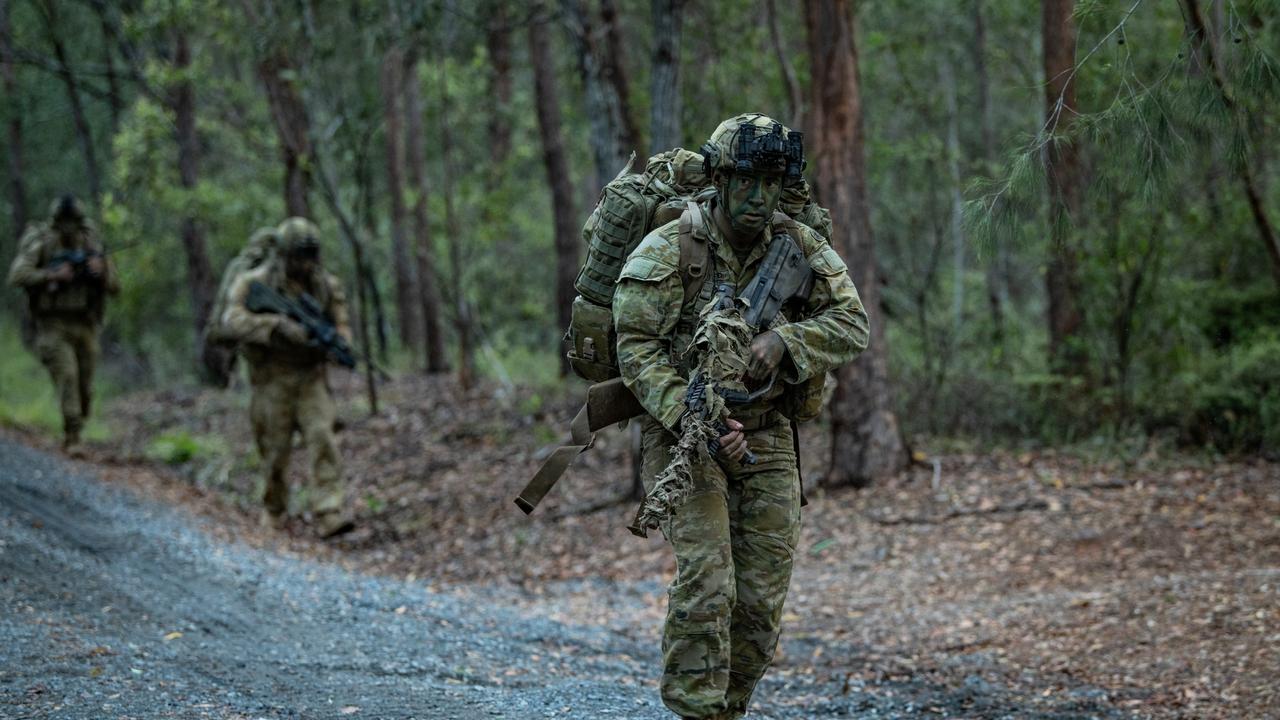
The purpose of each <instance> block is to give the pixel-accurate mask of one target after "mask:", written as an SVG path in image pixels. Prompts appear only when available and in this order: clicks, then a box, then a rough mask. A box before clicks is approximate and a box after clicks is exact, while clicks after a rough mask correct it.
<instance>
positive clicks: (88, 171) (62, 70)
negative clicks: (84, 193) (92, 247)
mask: <svg viewBox="0 0 1280 720" xmlns="http://www.w3.org/2000/svg"><path fill="white" fill-rule="evenodd" d="M40 10H41V12H40V15H41V17H42V18H43V20H44V26H45V37H46V38H48V40H49V44H50V45H51V46H53V55H54V57H55V58H56V59H57V63H58V74H59V75H60V76H61V77H62V83H63V85H64V86H65V87H66V90H67V100H68V101H69V102H70V104H71V121H72V123H73V124H74V125H75V129H76V142H77V143H79V145H80V153H81V154H82V155H83V156H84V165H85V177H86V179H87V180H88V183H89V195H90V196H91V197H92V199H93V204H94V206H95V207H96V206H97V205H98V201H99V200H100V199H101V197H102V180H101V176H100V175H99V173H98V158H97V153H96V152H95V151H94V146H93V129H92V128H91V127H90V126H89V120H88V118H87V117H86V116H85V114H84V105H83V104H82V103H81V102H80V87H79V80H78V79H77V78H76V75H75V73H74V72H72V70H71V63H70V61H68V59H67V48H66V45H65V43H63V40H62V35H60V34H59V28H60V27H61V19H60V18H59V17H58V4H57V2H55V1H54V0H44V2H43V3H41V5H40Z"/></svg>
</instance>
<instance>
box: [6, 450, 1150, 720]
mask: <svg viewBox="0 0 1280 720" xmlns="http://www.w3.org/2000/svg"><path fill="white" fill-rule="evenodd" d="M208 522H210V521H209V520H207V519H203V520H202V519H199V518H197V517H194V516H192V515H189V514H187V513H186V512H183V511H181V510H176V509H174V508H171V507H168V506H164V505H161V504H160V503H158V502H155V501H152V500H148V499H143V498H139V497H137V496H136V495H135V494H133V493H132V492H129V491H125V490H121V489H119V488H116V487H110V486H107V485H105V484H104V483H102V482H101V481H99V480H98V479H96V478H95V477H94V476H93V474H92V472H91V469H90V468H89V467H87V466H80V465H74V464H71V463H68V462H66V461H64V460H61V459H59V458H55V457H52V456H50V455H46V454H43V453H41V452H37V451H35V450H31V449H29V448H26V447H23V446H21V445H17V444H14V443H12V442H10V441H6V440H3V439H0V717H6V718H9V717H18V718H45V717H50V718H165V717H174V718H178V717H181V718H328V717H335V718H342V717H356V718H360V717H367V718H419V719H433V720H434V719H437V718H439V719H445V718H491V717H497V718H592V719H594V718H630V719H633V720H648V719H650V718H654V719H656V718H668V717H671V716H670V715H669V714H668V713H667V712H666V711H665V710H664V709H663V708H662V707H661V704H660V701H659V700H658V696H657V691H656V687H655V686H654V675H655V674H656V672H657V668H658V658H657V644H658V643H657V632H658V628H657V627H656V625H655V624H654V623H653V622H651V619H650V620H647V621H645V622H643V623H639V624H627V623H622V624H619V623H618V622H616V621H615V620H616V618H619V617H623V618H625V617H627V616H628V615H629V614H631V615H639V614H641V613H642V611H643V608H644V607H645V606H647V605H652V598H653V597H654V595H655V593H660V592H661V591H662V589H661V587H660V586H658V585H657V584H655V583H653V582H637V583H630V584H629V583H623V582H618V581H616V580H614V581H608V580H603V579H601V580H598V581H577V582H573V583H565V587H562V588H559V589H557V588H555V587H550V588H547V591H546V594H545V595H543V596H540V598H539V599H538V600H537V601H536V602H531V601H530V598H528V597H524V598H520V597H513V596H512V595H511V594H510V593H511V590H510V588H507V589H495V588H490V587H488V586H484V585H481V586H474V585H472V586H467V587H460V588H449V589H444V590H440V589H433V587H432V586H430V585H428V584H427V583H426V582H424V581H415V582H404V581H398V580H392V579H386V578H377V577H372V576H368V575H363V574H359V573H355V572H349V571H346V570H343V569H341V568H338V567H335V566H332V565H326V564H322V563H317V562H315V561H314V560H310V559H306V558H303V557H299V556H296V555H292V554H288V553H285V552H282V551H276V550H263V549H254V548H250V547H246V546H243V545H239V544H234V543H225V542H219V541H216V540H214V539H213V538H212V536H211V535H210V534H209V531H210V530H211V529H212V528H211V527H209V526H207V525H206V523H208ZM584 597H586V598H589V599H591V600H590V601H589V602H588V603H586V606H585V609H584V607H583V604H582V598H584ZM557 598H559V599H557ZM566 598H572V599H573V600H572V601H570V600H567V599H566ZM566 608H569V609H566ZM632 610H634V612H632ZM593 611H594V612H593ZM566 616H568V617H572V618H577V619H579V620H580V622H564V621H561V620H553V619H551V618H553V617H554V618H560V619H563V618H565V617H566ZM782 652H783V654H784V655H786V656H790V657H810V656H812V657H817V656H818V654H820V653H825V654H826V657H829V658H832V657H834V656H836V655H839V656H840V657H841V658H842V661H841V663H840V664H841V665H846V666H855V665H859V664H862V663H863V659H864V658H862V654H863V653H865V648H860V647H859V646H857V645H855V644H852V643H843V642H841V643H833V642H827V641H823V640H819V639H817V638H816V637H815V636H813V635H807V634H796V635H795V636H792V637H788V638H787V639H786V640H785V641H784V646H783V648H782ZM949 662H950V663H951V664H952V665H954V667H953V668H952V669H953V670H955V671H956V672H957V676H958V677H959V678H963V679H962V680H958V681H955V682H945V683H938V682H936V681H929V680H926V679H922V678H921V677H918V676H917V677H912V673H905V674H903V679H894V678H888V679H885V680H884V681H881V682H877V683H874V684H866V683H864V682H863V681H861V680H857V679H854V680H852V681H851V679H850V677H849V676H848V675H843V676H841V675H827V676H821V677H819V676H812V675H799V674H794V673H792V672H790V671H788V670H787V669H786V668H783V669H780V670H779V671H777V672H775V673H773V674H772V675H771V676H770V677H769V678H767V679H766V682H765V683H764V684H763V685H762V687H761V689H760V691H759V693H758V696H759V703H758V704H757V707H756V708H755V710H756V712H753V715H752V717H759V718H765V719H768V718H774V719H782V718H786V719H799V718H821V717H841V718H914V717H940V716H948V717H972V718H1004V717H1011V718H1012V717H1017V718H1025V717H1034V718H1061V719H1064V720H1065V719H1067V718H1081V719H1083V718H1099V717H1108V718H1109V717H1128V715H1127V714H1121V713H1120V712H1118V711H1117V710H1115V709H1114V708H1111V707H1108V705H1109V703H1106V702H1105V701H1099V700H1098V697H1099V696H1101V695H1102V694H1101V693H1099V692H1097V691H1096V690H1092V689H1090V688H1089V687H1078V688H1077V689H1076V690H1074V691H1072V692H1070V693H1065V694H1064V696H1062V697H1060V698H1058V699H1056V700H1051V701H1046V700H1045V699H1044V698H1037V700H1036V702H1034V703H1032V702H1029V701H1028V700H1027V699H1026V695H1025V694H1020V693H1018V692H1011V689H1010V688H1002V687H999V686H996V685H993V684H992V683H991V682H989V681H987V680H984V679H983V678H982V668H980V667H978V665H980V664H981V663H982V662H984V661H983V660H982V658H981V656H974V655H966V656H963V657H955V658H953V659H952V660H951V661H949ZM961 666H963V667H961Z"/></svg>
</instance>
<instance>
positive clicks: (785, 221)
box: [769, 210, 800, 243]
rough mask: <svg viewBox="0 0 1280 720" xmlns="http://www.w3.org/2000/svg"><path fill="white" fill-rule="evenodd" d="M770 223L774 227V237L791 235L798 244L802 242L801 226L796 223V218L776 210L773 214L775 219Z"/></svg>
mask: <svg viewBox="0 0 1280 720" xmlns="http://www.w3.org/2000/svg"><path fill="white" fill-rule="evenodd" d="M769 222H770V224H771V225H772V226H773V234H774V235H781V234H783V233H786V234H787V235H790V236H791V239H792V240H795V241H796V243H799V242H800V224H799V223H797V222H796V221H795V218H793V217H791V216H790V215H788V214H786V213H784V212H778V211H776V210H775V211H774V213H773V219H772V220H770V221H769Z"/></svg>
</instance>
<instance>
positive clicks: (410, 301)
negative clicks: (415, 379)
mask: <svg viewBox="0 0 1280 720" xmlns="http://www.w3.org/2000/svg"><path fill="white" fill-rule="evenodd" d="M404 59H405V58H404V51H403V50H401V49H399V48H397V47H392V48H390V49H388V50H387V51H386V53H385V54H384V55H383V56H382V73H381V82H380V84H381V86H382V88H381V89H382V120H383V130H384V132H383V136H384V141H385V143H386V153H387V156H386V163H385V166H386V171H387V197H388V200H389V201H390V204H391V262H392V264H393V265H394V266H395V267H394V268H393V269H392V272H393V273H394V276H395V280H396V319H397V320H398V321H399V323H398V329H399V331H400V332H399V335H400V342H401V343H402V344H403V345H404V347H405V348H407V349H409V350H411V351H413V352H417V349H418V345H419V342H420V338H421V333H420V330H421V329H422V319H421V317H419V315H418V309H419V308H418V288H417V283H416V282H415V281H414V277H413V271H414V266H413V264H411V263H410V260H409V247H408V243H407V242H406V241H405V225H406V222H405V219H406V218H405V216H406V212H405V206H404V179H403V168H404V149H403V148H402V147H401V145H400V140H401V137H402V136H403V135H404V122H403V117H404V114H403V111H402V109H401V107H400V93H401V89H402V87H403V83H402V82H401V72H402V70H403V69H404V65H405V62H404Z"/></svg>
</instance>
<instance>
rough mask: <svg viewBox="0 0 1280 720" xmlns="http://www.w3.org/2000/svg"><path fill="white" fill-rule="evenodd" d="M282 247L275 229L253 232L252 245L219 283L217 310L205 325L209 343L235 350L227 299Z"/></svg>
mask: <svg viewBox="0 0 1280 720" xmlns="http://www.w3.org/2000/svg"><path fill="white" fill-rule="evenodd" d="M279 244H280V236H279V235H278V234H277V233H276V229H275V228H274V227H262V228H258V229H257V230H255V231H253V234H252V235H250V236H249V242H248V243H247V244H246V245H245V246H244V249H242V250H241V251H240V253H239V254H237V255H236V256H235V257H234V258H232V259H231V262H229V263H227V269H226V270H223V271H222V281H221V282H219V283H218V294H217V295H215V296H214V298H213V309H212V310H211V311H210V312H209V320H208V321H207V322H206V323H205V327H204V333H205V340H206V341H207V342H210V343H215V344H218V345H222V346H224V347H225V346H234V345H235V341H234V340H233V339H232V338H231V337H230V336H229V335H228V333H227V331H226V329H225V328H224V327H223V325H222V316H223V315H224V314H226V311H227V296H228V294H229V293H230V292H231V284H232V283H233V282H235V280H236V278H238V277H240V275H241V274H243V273H245V272H248V271H249V270H253V269H254V268H256V267H259V266H260V265H262V264H263V263H265V262H267V261H268V260H270V259H271V257H272V255H274V254H275V252H276V248H277V246H279Z"/></svg>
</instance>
